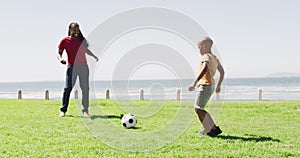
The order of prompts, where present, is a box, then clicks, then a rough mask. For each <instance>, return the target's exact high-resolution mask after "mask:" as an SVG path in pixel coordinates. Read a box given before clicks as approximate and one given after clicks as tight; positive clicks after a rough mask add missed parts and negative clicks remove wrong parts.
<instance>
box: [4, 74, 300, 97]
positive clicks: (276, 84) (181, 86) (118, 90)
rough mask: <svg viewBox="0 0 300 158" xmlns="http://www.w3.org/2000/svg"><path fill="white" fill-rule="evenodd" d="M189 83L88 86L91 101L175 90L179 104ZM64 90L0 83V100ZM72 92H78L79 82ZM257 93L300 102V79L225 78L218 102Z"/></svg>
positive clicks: (53, 83)
mask: <svg viewBox="0 0 300 158" xmlns="http://www.w3.org/2000/svg"><path fill="white" fill-rule="evenodd" d="M191 82H192V80H191V79H182V80H129V81H125V80H115V81H95V82H91V83H90V98H99V99H104V98H105V91H106V90H109V91H110V94H111V96H110V98H111V99H117V100H128V99H132V100H138V99H139V95H140V90H141V89H143V91H144V98H145V100H175V99H176V91H177V90H180V92H181V99H182V100H194V98H195V92H189V91H188V90H187V87H188V86H189V85H190V83H191ZM63 87H64V81H49V82H6V83H5V82H2V83H1V82H0V99H17V96H18V90H21V91H22V98H23V99H44V98H45V90H49V93H50V99H51V100H60V99H61V97H62V92H63ZM74 89H78V90H79V92H80V88H79V85H78V81H77V83H76V86H75V87H74ZM258 89H261V90H262V92H263V93H262V99H263V100H300V77H282V78H227V79H225V80H224V82H223V86H222V92H221V93H220V99H222V100H257V99H258ZM72 93H74V90H73V92H72ZM79 96H80V93H79ZM72 97H73V94H72ZM214 97H215V96H214Z"/></svg>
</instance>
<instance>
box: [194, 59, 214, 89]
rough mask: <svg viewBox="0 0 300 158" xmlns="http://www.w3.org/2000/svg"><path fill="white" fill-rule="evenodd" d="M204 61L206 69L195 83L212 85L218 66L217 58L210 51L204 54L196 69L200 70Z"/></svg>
mask: <svg viewBox="0 0 300 158" xmlns="http://www.w3.org/2000/svg"><path fill="white" fill-rule="evenodd" d="M204 62H207V63H208V64H207V66H208V71H206V73H205V74H204V75H203V77H202V78H201V79H200V80H199V81H198V83H197V85H212V84H214V83H215V81H214V76H215V74H216V70H217V68H218V66H219V60H218V58H217V57H216V56H215V55H213V54H211V53H206V54H204V55H203V56H202V58H201V60H200V63H199V67H198V71H200V70H201V68H202V66H203V63H204Z"/></svg>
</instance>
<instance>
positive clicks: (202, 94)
mask: <svg viewBox="0 0 300 158" xmlns="http://www.w3.org/2000/svg"><path fill="white" fill-rule="evenodd" d="M212 45H213V41H212V39H210V38H209V37H204V38H203V39H202V40H201V41H200V42H199V43H198V48H199V50H200V54H201V55H202V58H201V60H200V63H199V68H198V75H197V76H196V79H195V81H194V82H193V83H192V84H191V85H190V86H189V88H188V89H189V91H193V90H194V89H195V86H197V87H198V90H197V93H196V99H195V112H196V113H197V115H198V118H199V120H200V121H201V123H202V125H203V127H204V130H203V131H201V132H199V133H198V134H199V135H205V134H207V135H209V136H211V137H215V136H217V135H219V134H221V133H222V131H221V129H220V128H219V127H218V126H216V125H215V123H214V121H213V119H212V117H211V116H210V114H209V113H208V112H207V111H205V110H204V108H205V105H206V104H207V102H208V101H209V99H210V97H211V95H212V93H213V91H214V78H213V77H214V75H215V72H216V70H218V71H219V73H220V78H219V81H218V83H217V86H216V92H217V93H218V92H220V90H221V88H220V87H221V84H222V81H223V79H224V69H223V67H222V65H221V64H220V62H219V60H218V58H217V57H216V56H215V55H213V54H212V52H211V48H212Z"/></svg>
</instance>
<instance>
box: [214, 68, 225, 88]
mask: <svg viewBox="0 0 300 158" xmlns="http://www.w3.org/2000/svg"><path fill="white" fill-rule="evenodd" d="M218 71H219V72H220V78H219V81H218V84H217V87H216V92H217V93H219V92H220V91H221V84H222V82H223V79H224V74H225V72H224V69H223V66H222V65H221V64H219V66H218Z"/></svg>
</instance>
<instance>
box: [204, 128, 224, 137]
mask: <svg viewBox="0 0 300 158" xmlns="http://www.w3.org/2000/svg"><path fill="white" fill-rule="evenodd" d="M221 133H222V130H221V129H220V127H219V126H216V129H212V130H211V131H210V132H208V133H207V135H209V136H211V137H215V136H217V135H219V134H221Z"/></svg>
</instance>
